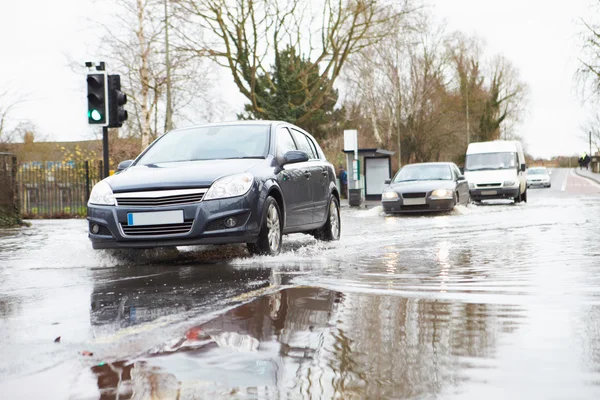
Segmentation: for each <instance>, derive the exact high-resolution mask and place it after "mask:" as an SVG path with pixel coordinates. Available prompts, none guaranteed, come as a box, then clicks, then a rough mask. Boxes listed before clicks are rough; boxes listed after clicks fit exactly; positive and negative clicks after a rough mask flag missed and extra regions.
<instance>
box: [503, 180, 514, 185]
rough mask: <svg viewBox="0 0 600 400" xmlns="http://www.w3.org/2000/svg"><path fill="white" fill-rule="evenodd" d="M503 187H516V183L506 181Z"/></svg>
mask: <svg viewBox="0 0 600 400" xmlns="http://www.w3.org/2000/svg"><path fill="white" fill-rule="evenodd" d="M502 186H515V181H505V182H504V184H503V185H502Z"/></svg>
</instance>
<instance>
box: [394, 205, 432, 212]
mask: <svg viewBox="0 0 600 400" xmlns="http://www.w3.org/2000/svg"><path fill="white" fill-rule="evenodd" d="M400 210H402V211H425V210H429V205H428V204H418V205H414V206H401V207H400Z"/></svg>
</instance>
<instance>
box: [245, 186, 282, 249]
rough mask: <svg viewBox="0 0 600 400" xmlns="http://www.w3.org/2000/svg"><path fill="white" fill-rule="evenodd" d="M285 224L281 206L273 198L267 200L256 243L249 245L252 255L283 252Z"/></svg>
mask: <svg viewBox="0 0 600 400" xmlns="http://www.w3.org/2000/svg"><path fill="white" fill-rule="evenodd" d="M282 236H283V224H282V223H281V210H280V209H279V204H277V201H275V199H274V198H273V197H271V196H269V197H267V199H266V200H265V206H264V209H263V215H262V223H261V227H260V233H259V234H258V240H257V241H256V243H247V244H246V246H247V247H248V251H249V252H250V254H263V255H272V256H274V255H277V254H279V252H280V251H281V242H282Z"/></svg>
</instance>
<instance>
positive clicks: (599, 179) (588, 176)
mask: <svg viewBox="0 0 600 400" xmlns="http://www.w3.org/2000/svg"><path fill="white" fill-rule="evenodd" d="M578 171H579V170H578V169H577V168H575V175H577V176H580V177H582V178H587V179H589V180H591V181H594V182H596V183H598V184H600V174H598V176H597V177H596V176H594V175H591V176H590V175H588V174H580V173H579V172H578ZM591 174H594V172H591Z"/></svg>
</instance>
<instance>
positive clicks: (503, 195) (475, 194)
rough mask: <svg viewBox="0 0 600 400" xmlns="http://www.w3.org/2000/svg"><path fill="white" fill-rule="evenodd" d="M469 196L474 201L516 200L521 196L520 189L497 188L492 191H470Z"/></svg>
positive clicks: (491, 189)
mask: <svg viewBox="0 0 600 400" xmlns="http://www.w3.org/2000/svg"><path fill="white" fill-rule="evenodd" d="M469 194H470V195H471V199H472V200H473V201H481V200H497V199H510V200H512V199H514V198H515V197H517V196H518V195H519V187H518V186H517V187H508V188H503V187H497V188H496V187H495V188H490V189H470V190H469Z"/></svg>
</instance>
